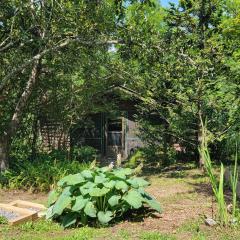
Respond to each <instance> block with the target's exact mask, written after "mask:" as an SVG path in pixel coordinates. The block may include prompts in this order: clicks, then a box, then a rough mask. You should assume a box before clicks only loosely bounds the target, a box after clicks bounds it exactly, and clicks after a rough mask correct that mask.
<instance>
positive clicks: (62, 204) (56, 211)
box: [53, 193, 72, 215]
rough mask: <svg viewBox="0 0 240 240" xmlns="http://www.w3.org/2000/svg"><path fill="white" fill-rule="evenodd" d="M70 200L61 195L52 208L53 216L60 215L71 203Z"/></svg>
mask: <svg viewBox="0 0 240 240" xmlns="http://www.w3.org/2000/svg"><path fill="white" fill-rule="evenodd" d="M71 201H72V198H71V197H70V196H69V195H66V194H63V193H62V194H61V195H60V197H59V198H58V200H57V201H56V203H55V204H54V207H53V215H61V214H62V212H63V210H64V209H65V208H66V207H67V206H68V205H69V204H70V203H71Z"/></svg>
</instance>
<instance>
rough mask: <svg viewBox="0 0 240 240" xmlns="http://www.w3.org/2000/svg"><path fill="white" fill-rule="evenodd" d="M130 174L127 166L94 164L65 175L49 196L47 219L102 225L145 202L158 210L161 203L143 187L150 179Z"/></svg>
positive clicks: (64, 223) (71, 223)
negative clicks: (94, 165)
mask: <svg viewBox="0 0 240 240" xmlns="http://www.w3.org/2000/svg"><path fill="white" fill-rule="evenodd" d="M133 173H134V171H133V170H132V169H130V168H117V169H112V168H111V167H102V168H98V167H95V168H94V169H89V170H83V171H82V172H81V173H77V174H71V175H68V176H66V177H64V178H63V179H61V180H60V181H59V182H58V183H57V186H58V187H57V188H56V189H55V190H53V191H52V192H51V193H50V195H49V200H48V204H49V209H48V211H47V213H46V218H47V219H56V220H58V221H60V222H61V224H62V225H63V226H64V227H69V226H72V225H79V224H81V225H86V224H88V223H89V222H96V223H97V224H98V223H100V224H103V225H105V224H108V223H109V222H110V221H111V220H114V219H116V218H121V217H122V215H123V214H124V213H125V212H127V211H129V210H131V209H139V208H141V207H144V206H145V204H146V205H148V206H150V207H151V208H152V209H154V210H156V211H158V212H161V207H160V204H159V203H158V202H157V201H156V200H155V199H154V198H153V197H152V196H150V195H149V194H148V193H147V192H146V191H145V190H144V188H145V187H146V186H148V185H149V182H147V181H146V180H144V179H143V178H139V177H135V176H133Z"/></svg>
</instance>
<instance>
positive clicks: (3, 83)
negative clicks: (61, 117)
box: [0, 36, 121, 94]
mask: <svg viewBox="0 0 240 240" xmlns="http://www.w3.org/2000/svg"><path fill="white" fill-rule="evenodd" d="M74 42H78V43H81V44H82V45H86V46H89V45H91V46H92V45H104V44H119V43H121V41H118V40H105V41H85V40H81V39H80V38H79V37H78V36H76V37H72V38H67V39H65V40H63V41H61V43H59V44H58V45H55V46H53V47H51V48H48V49H45V50H43V51H42V52H40V53H38V54H37V55H35V56H33V57H32V58H31V59H29V60H27V61H26V62H25V63H23V64H22V65H20V66H19V67H17V68H14V69H13V70H12V71H11V72H10V73H8V74H7V75H6V76H5V77H4V78H3V79H2V81H1V84H0V94H1V93H2V91H3V89H4V87H5V86H6V85H7V83H8V81H9V79H10V78H11V77H12V76H13V75H14V74H16V73H18V72H20V71H22V70H23V69H25V68H26V67H28V66H29V65H31V64H32V63H33V62H34V61H36V60H39V59H41V58H42V57H43V56H44V55H46V54H47V53H49V52H53V51H56V50H59V49H61V48H63V47H65V46H67V45H69V44H70V43H74Z"/></svg>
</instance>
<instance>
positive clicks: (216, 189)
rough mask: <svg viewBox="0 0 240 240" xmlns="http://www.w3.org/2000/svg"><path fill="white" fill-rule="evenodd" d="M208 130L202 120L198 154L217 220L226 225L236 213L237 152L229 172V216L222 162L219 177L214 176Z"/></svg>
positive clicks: (234, 217) (233, 220)
mask: <svg viewBox="0 0 240 240" xmlns="http://www.w3.org/2000/svg"><path fill="white" fill-rule="evenodd" d="M208 141H209V139H208V132H207V128H206V125H204V124H203V122H202V145H201V147H200V148H199V151H200V155H201V157H202V158H203V162H204V167H205V169H206V171H207V174H208V176H209V179H210V183H211V186H212V190H213V193H214V196H215V199H216V201H217V210H218V216H217V218H218V220H219V222H220V223H221V224H223V225H228V224H229V223H236V222H237V217H238V215H237V214H236V203H237V202H236V201H237V184H238V158H237V154H236V157H235V164H234V168H233V172H230V184H231V190H232V217H230V214H229V211H228V208H227V203H226V200H225V196H224V185H226V184H224V181H225V180H224V173H225V168H224V166H223V164H222V163H221V165H220V175H219V179H217V177H216V176H215V172H214V168H213V166H212V160H211V157H210V153H209V150H208Z"/></svg>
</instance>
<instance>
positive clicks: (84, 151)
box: [72, 146, 97, 162]
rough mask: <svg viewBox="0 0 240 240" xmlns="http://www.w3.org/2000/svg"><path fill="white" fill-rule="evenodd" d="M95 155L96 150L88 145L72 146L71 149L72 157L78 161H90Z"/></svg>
mask: <svg viewBox="0 0 240 240" xmlns="http://www.w3.org/2000/svg"><path fill="white" fill-rule="evenodd" d="M96 156H97V150H96V149H95V148H93V147H90V146H83V147H74V148H73V150H72V159H73V160H75V161H80V162H83V161H84V162H91V161H93V160H94V159H95V158H96Z"/></svg>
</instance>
